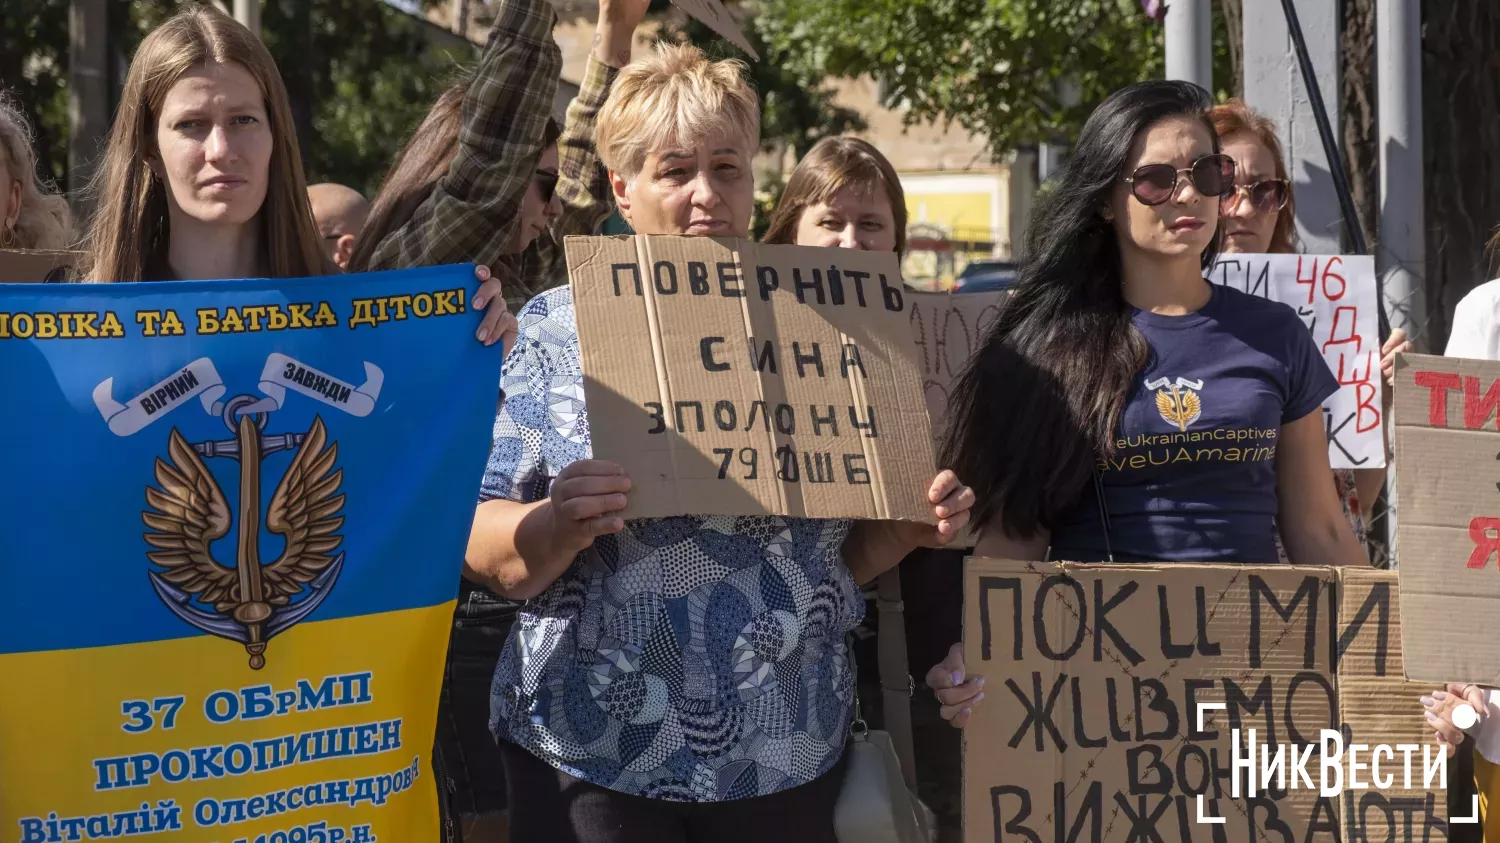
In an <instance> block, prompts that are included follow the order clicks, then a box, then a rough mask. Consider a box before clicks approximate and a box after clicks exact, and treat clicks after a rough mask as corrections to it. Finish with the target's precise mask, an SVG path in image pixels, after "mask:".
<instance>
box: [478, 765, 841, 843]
mask: <svg viewBox="0 0 1500 843" xmlns="http://www.w3.org/2000/svg"><path fill="white" fill-rule="evenodd" d="M500 754H501V757H502V758H503V759H504V761H505V783H506V786H507V787H508V788H509V790H510V806H511V807H510V812H511V821H510V822H511V825H510V834H511V839H512V840H514V841H515V843H533V841H535V842H536V843H543V841H545V843H837V839H836V838H835V837H834V833H833V806H834V802H835V801H836V800H837V799H838V794H839V785H840V784H841V783H842V781H843V762H840V763H839V764H838V765H837V766H835V767H834V768H833V769H832V770H830V771H829V772H828V773H826V774H824V775H823V777H822V778H819V779H817V780H815V781H812V782H809V783H807V784H805V785H802V786H800V787H794V788H791V789H789V790H784V791H782V792H780V793H775V794H772V795H770V796H757V797H754V798H751V799H735V800H731V801H728V802H709V803H685V802H667V801H664V800H660V799H647V798H645V797H643V796H630V795H628V794H624V793H620V792H618V791H614V790H610V789H609V788H605V787H600V786H598V785H595V784H590V783H588V782H585V781H582V780H580V779H576V778H574V777H572V776H570V775H568V774H567V773H564V772H562V771H561V770H558V769H556V768H554V767H552V766H551V765H550V764H547V763H546V762H544V761H542V760H540V759H538V758H537V757H536V756H534V755H532V754H531V753H530V752H529V751H527V750H526V749H523V748H521V747H519V746H516V745H515V744H512V743H510V742H508V741H501V742H500Z"/></svg>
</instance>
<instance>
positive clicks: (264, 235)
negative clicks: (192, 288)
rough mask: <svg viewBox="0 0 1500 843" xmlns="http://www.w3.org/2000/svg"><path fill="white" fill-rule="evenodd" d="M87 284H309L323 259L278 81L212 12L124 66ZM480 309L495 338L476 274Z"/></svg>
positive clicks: (230, 24) (490, 295) (196, 12)
mask: <svg viewBox="0 0 1500 843" xmlns="http://www.w3.org/2000/svg"><path fill="white" fill-rule="evenodd" d="M92 189H93V192H94V194H95V197H94V198H95V204H96V211H95V216H94V219H93V223H92V225H91V226H90V228H89V234H88V237H87V239H86V240H85V245H84V249H85V252H86V258H85V259H84V263H83V265H82V266H81V267H80V268H79V272H78V276H79V277H80V278H81V279H82V280H84V281H91V282H115V281H173V280H179V279H180V280H214V279H224V278H253V277H267V278H304V277H309V276H316V275H332V274H337V273H338V272H339V268H338V267H337V266H336V265H334V264H333V263H332V262H331V261H329V260H328V258H327V257H326V256H325V255H324V254H323V250H322V244H321V243H320V242H319V238H318V230H317V226H316V224H315V223H314V222H313V217H312V207H311V205H310V204H309V202H308V199H307V179H306V177H305V176H304V175H303V172H302V154H301V152H300V150H299V149H298V148H297V135H296V132H295V131H293V129H292V111H291V105H290V103H289V101H288V98H287V92H286V85H285V84H284V83H283V82H282V80H281V74H280V73H279V72H278V71H277V69H276V62H275V61H274V60H273V59H272V58H271V54H270V52H268V51H267V50H266V47H265V45H264V44H262V43H261V41H260V39H259V38H257V37H255V35H254V34H253V33H251V32H250V30H248V29H246V28H245V27H244V26H243V25H241V24H240V23H239V22H237V21H235V20H234V19H233V18H231V17H229V16H228V15H226V14H224V13H223V12H220V11H219V10H217V9H215V8H213V7H211V6H199V5H194V6H189V7H187V8H185V9H183V10H182V11H181V12H178V13H177V14H176V15H174V16H172V17H171V18H169V19H168V20H167V21H166V22H165V23H163V24H162V25H161V26H158V27H157V28H156V29H155V30H153V31H152V32H151V34H150V35H147V36H146V38H145V40H144V41H142V42H141V46H140V49H138V50H137V51H136V54H135V57H134V58H133V59H132V60H131V62H130V70H129V72H128V73H127V74H126V77H125V89H124V91H123V93H122V94H121V97H120V106H119V109H118V110H117V111H116V113H115V120H114V123H113V124H112V126H111V127H110V133H109V142H108V144H107V146H106V148H105V153H104V159H103V162H102V164H101V166H100V168H99V173H98V175H97V176H96V178H95V181H94V183H93V185H92ZM475 277H476V278H477V279H479V280H480V281H482V282H485V283H484V284H482V285H481V287H480V288H479V290H478V291H477V292H476V293H475V295H474V297H473V307H474V308H475V309H484V310H487V312H486V314H485V317H484V319H483V320H482V322H481V325H480V328H479V332H480V334H481V336H482V339H481V341H484V342H487V344H493V343H494V342H495V341H498V340H499V338H500V336H499V334H500V332H499V330H498V329H497V328H496V326H497V324H498V322H499V321H500V320H501V319H502V318H504V317H505V315H506V313H505V309H504V307H503V306H501V307H494V308H489V307H487V305H488V304H489V303H490V302H492V301H494V300H495V299H498V298H500V296H499V292H500V289H499V287H500V284H499V281H498V280H491V279H490V277H489V270H488V269H487V268H485V267H483V266H480V267H478V268H477V269H476V271H475Z"/></svg>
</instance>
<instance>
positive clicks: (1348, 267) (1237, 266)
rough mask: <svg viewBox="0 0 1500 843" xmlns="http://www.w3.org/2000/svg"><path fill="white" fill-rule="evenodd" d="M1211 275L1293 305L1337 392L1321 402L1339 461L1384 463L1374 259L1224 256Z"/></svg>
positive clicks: (1331, 452)
mask: <svg viewBox="0 0 1500 843" xmlns="http://www.w3.org/2000/svg"><path fill="white" fill-rule="evenodd" d="M1207 277H1208V280H1210V281H1212V282H1214V283H1216V284H1223V285H1225V286H1228V287H1233V288H1235V289H1236V290H1239V291H1241V292H1244V293H1249V294H1250V295H1252V296H1260V297H1262V298H1267V299H1270V300H1272V301H1279V302H1282V303H1284V304H1288V305H1291V307H1292V308H1293V309H1294V310H1296V311H1297V315H1299V316H1301V317H1302V322H1303V323H1304V324H1306V325H1307V328H1308V330H1309V331H1311V332H1312V335H1313V341H1314V342H1315V343H1317V346H1318V349H1319V350H1320V351H1322V352H1323V359H1324V360H1326V361H1327V362H1328V368H1329V369H1330V370H1331V371H1332V372H1333V375H1334V377H1336V378H1338V381H1339V391H1338V392H1336V393H1334V394H1333V396H1332V397H1330V398H1329V399H1328V400H1327V401H1326V402H1324V404H1323V418H1324V420H1325V422H1326V424H1327V431H1328V459H1329V461H1330V462H1331V463H1332V464H1333V467H1334V468H1383V467H1384V466H1385V440H1384V434H1383V432H1382V428H1383V424H1382V423H1383V422H1384V421H1385V416H1384V409H1383V407H1382V398H1381V396H1382V393H1383V391H1384V390H1383V386H1382V383H1381V377H1380V327H1379V324H1380V323H1379V311H1378V310H1377V307H1378V306H1379V305H1378V301H1379V300H1378V295H1379V293H1378V290H1377V289H1376V286H1375V259H1374V258H1373V257H1370V256H1369V255H1220V256H1219V260H1218V262H1217V263H1215V264H1214V266H1213V267H1212V268H1211V269H1209V271H1208V274H1207Z"/></svg>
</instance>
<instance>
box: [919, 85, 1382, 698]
mask: <svg viewBox="0 0 1500 843" xmlns="http://www.w3.org/2000/svg"><path fill="white" fill-rule="evenodd" d="M1211 105H1212V102H1211V100H1210V98H1209V96H1208V93H1207V92H1206V91H1204V90H1203V89H1202V88H1199V87H1198V86H1196V85H1192V84H1190V83H1185V82H1141V83H1138V84H1135V85H1131V86H1129V87H1127V88H1124V89H1122V90H1120V91H1117V92H1116V93H1114V94H1113V95H1111V96H1110V97H1109V98H1108V99H1106V100H1105V101H1104V102H1103V103H1101V104H1100V105H1099V107H1098V108H1096V109H1095V110H1094V113H1093V114H1092V115H1090V116H1089V119H1088V122H1086V123H1085V124H1084V127H1083V131H1082V132H1081V133H1080V135H1079V138H1078V143H1077V146H1076V147H1075V152H1074V155H1073V158H1072V160H1070V161H1069V162H1068V164H1067V166H1066V167H1065V168H1064V170H1063V173H1062V177H1061V180H1060V182H1059V184H1058V185H1057V187H1056V188H1055V189H1054V190H1053V191H1052V192H1051V193H1050V194H1048V195H1047V196H1046V197H1045V198H1044V199H1042V200H1041V201H1040V202H1039V203H1038V205H1037V208H1036V210H1035V212H1034V214H1033V216H1032V221H1031V225H1030V226H1029V227H1028V229H1027V232H1026V249H1025V252H1024V255H1025V257H1024V258H1023V261H1022V264H1021V274H1020V280H1019V281H1018V282H1017V284H1016V286H1015V288H1014V289H1015V292H1014V294H1013V295H1012V297H1011V301H1010V304H1008V305H1007V306H1006V307H1005V308H1004V309H1003V310H1002V311H1001V312H1000V315H999V317H998V319H997V320H996V322H995V325H994V327H992V328H991V329H990V332H989V334H988V335H987V336H986V337H985V339H984V343H983V345H982V346H981V348H980V350H979V353H978V354H977V355H975V357H974V358H973V360H972V361H971V363H970V365H969V367H968V368H967V369H966V370H965V372H964V373H963V374H962V375H961V376H960V378H959V382H958V383H957V384H956V385H955V386H954V389H953V392H952V398H950V399H949V408H948V409H949V416H948V418H949V424H950V434H949V438H948V441H947V442H946V443H945V445H944V453H943V456H942V460H941V464H942V465H943V466H944V467H946V468H952V469H954V470H955V471H956V472H958V474H959V475H960V476H962V477H964V478H967V479H968V481H969V482H970V483H971V484H972V488H973V489H974V491H975V494H976V497H977V502H976V503H975V506H974V508H973V510H972V515H971V518H972V519H973V523H975V524H976V525H977V530H978V532H979V541H978V544H977V547H976V549H975V552H976V554H977V555H979V556H987V557H991V558H1000V559H1015V560H1026V561H1029V560H1042V559H1053V560H1059V561H1064V560H1066V561H1078V562H1220V563H1252V564H1267V563H1275V562H1276V561H1277V559H1278V554H1277V546H1276V538H1275V536H1276V530H1277V526H1278V525H1279V527H1280V531H1281V537H1282V539H1283V540H1284V542H1285V545H1286V550H1287V554H1288V556H1290V557H1291V560H1292V561H1293V562H1296V563H1299V564H1319V565H1363V564H1368V563H1367V562H1366V560H1365V557H1364V552H1363V551H1362V550H1361V548H1360V546H1359V543H1358V542H1357V541H1356V540H1355V537H1354V533H1353V531H1351V530H1350V529H1349V523H1348V521H1346V520H1345V519H1344V516H1343V513H1342V511H1341V509H1340V506H1339V500H1338V496H1337V495H1336V494H1334V487H1333V484H1332V483H1329V482H1328V476H1329V472H1330V471H1331V468H1330V467H1329V463H1328V441H1327V439H1326V437H1325V434H1324V431H1323V413H1322V404H1323V401H1324V399H1326V398H1328V396H1330V395H1332V394H1333V393H1334V391H1335V390H1337V389H1338V383H1337V381H1336V380H1335V378H1334V377H1333V374H1332V373H1331V372H1329V370H1328V365H1327V364H1326V363H1324V362H1323V358H1322V355H1321V354H1319V352H1318V349H1317V347H1316V345H1315V344H1314V343H1313V339H1312V335H1311V334H1309V333H1308V331H1307V328H1306V327H1304V326H1303V324H1302V320H1301V318H1300V317H1298V316H1297V314H1296V312H1295V311H1293V310H1292V309H1291V308H1290V307H1288V306H1287V305H1284V304H1280V303H1277V302H1271V301H1267V300H1266V299H1262V298H1258V297H1255V296H1251V295H1248V294H1246V293H1242V292H1240V291H1238V290H1234V289H1232V288H1229V287H1224V286H1220V285H1217V284H1210V283H1208V282H1207V281H1205V280H1204V278H1203V270H1204V269H1205V268H1206V267H1208V266H1210V265H1211V264H1212V262H1213V260H1214V257H1215V254H1216V252H1217V251H1218V248H1219V242H1218V241H1219V223H1220V219H1219V207H1220V201H1221V199H1223V198H1225V197H1229V196H1231V195H1233V192H1234V189H1235V169H1236V168H1235V161H1234V159H1233V158H1231V157H1229V156H1228V155H1225V154H1223V153H1222V152H1221V151H1220V148H1219V135H1218V133H1217V132H1216V131H1215V129H1214V126H1213V123H1212V122H1211V121H1210V120H1209V108H1210V106H1211ZM927 684H928V685H929V686H930V687H932V688H933V689H934V690H935V691H936V692H937V697H938V700H939V702H940V703H941V704H942V715H943V717H944V719H946V720H949V721H950V722H952V724H953V725H954V726H957V727H962V726H964V725H965V724H967V722H968V719H969V714H970V713H971V711H972V709H973V707H974V706H975V705H977V704H978V703H979V702H980V701H981V700H982V699H983V696H984V694H983V691H982V689H983V686H984V681H983V677H976V676H969V675H967V674H966V670H965V665H964V662H963V652H962V650H961V648H960V647H959V646H958V645H954V647H953V649H952V650H951V651H950V653H949V655H948V658H947V659H945V660H944V661H943V662H942V663H941V664H938V665H936V666H934V667H933V668H932V670H931V671H930V672H929V673H928V675H927Z"/></svg>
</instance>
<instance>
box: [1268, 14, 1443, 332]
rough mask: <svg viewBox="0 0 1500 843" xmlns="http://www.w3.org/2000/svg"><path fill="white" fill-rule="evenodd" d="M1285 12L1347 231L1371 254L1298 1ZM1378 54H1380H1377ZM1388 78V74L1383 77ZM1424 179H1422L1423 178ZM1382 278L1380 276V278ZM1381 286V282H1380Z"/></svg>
mask: <svg viewBox="0 0 1500 843" xmlns="http://www.w3.org/2000/svg"><path fill="white" fill-rule="evenodd" d="M1281 9H1282V11H1283V12H1284V13H1285V14H1286V29H1287V34H1289V35H1290V36H1291V38H1292V47H1293V49H1294V50H1295V51H1296V53H1297V64H1298V65H1299V66H1300V67H1301V69H1302V82H1303V84H1304V85H1305V86H1306V87H1307V100H1308V104H1309V105H1311V106H1312V112H1313V120H1314V122H1316V123H1317V126H1318V138H1319V139H1320V140H1321V141H1322V142H1323V155H1324V157H1325V158H1327V159H1328V170H1329V175H1330V176H1332V178H1333V190H1334V193H1336V194H1338V198H1339V209H1340V210H1341V211H1342V213H1343V215H1344V229H1345V230H1346V231H1348V232H1349V242H1350V244H1351V245H1353V247H1354V254H1356V255H1363V254H1365V253H1366V252H1368V251H1369V246H1368V245H1367V244H1366V243H1365V232H1364V229H1362V228H1360V225H1359V213H1358V212H1357V211H1356V210H1355V209H1354V191H1353V190H1352V189H1351V188H1350V187H1349V173H1348V171H1347V170H1346V169H1345V168H1344V155H1343V151H1342V149H1341V147H1340V146H1339V142H1338V138H1336V137H1335V136H1334V134H1333V126H1332V125H1331V124H1330V123H1329V122H1328V107H1327V106H1325V105H1324V104H1323V91H1322V88H1320V87H1319V86H1318V77H1317V74H1316V73H1315V72H1314V71H1313V66H1312V58H1311V57H1310V56H1309V55H1308V54H1307V41H1306V39H1304V38H1303V37H1302V24H1301V22H1300V21H1298V19H1297V6H1296V3H1295V0H1281ZM1377 55H1378V53H1377ZM1381 75H1382V76H1384V74H1381ZM1420 178H1421V176H1420V175H1419V176H1418V179H1420ZM1377 278H1378V276H1377ZM1376 283H1377V284H1378V283H1379V282H1378V281H1377V282H1376ZM1377 302H1378V303H1379V307H1378V308H1377V316H1378V317H1379V319H1378V321H1379V323H1380V329H1379V330H1380V337H1381V341H1382V342H1384V341H1385V338H1386V337H1387V336H1389V335H1390V333H1391V327H1390V319H1389V317H1388V316H1387V315H1386V308H1385V302H1384V301H1381V300H1380V299H1377Z"/></svg>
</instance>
